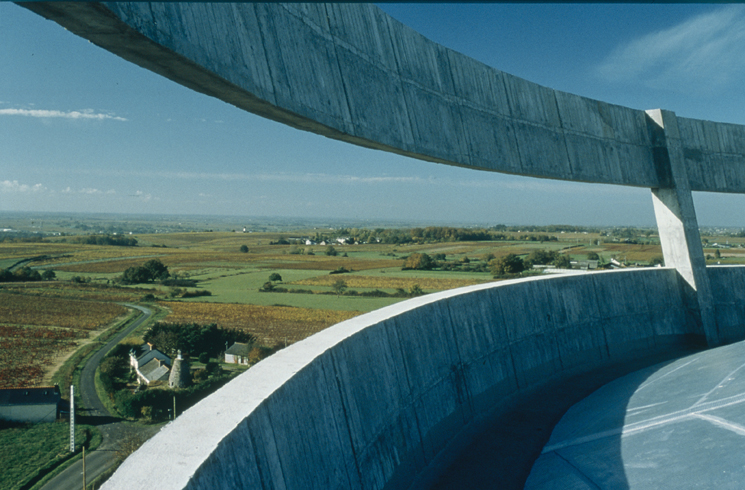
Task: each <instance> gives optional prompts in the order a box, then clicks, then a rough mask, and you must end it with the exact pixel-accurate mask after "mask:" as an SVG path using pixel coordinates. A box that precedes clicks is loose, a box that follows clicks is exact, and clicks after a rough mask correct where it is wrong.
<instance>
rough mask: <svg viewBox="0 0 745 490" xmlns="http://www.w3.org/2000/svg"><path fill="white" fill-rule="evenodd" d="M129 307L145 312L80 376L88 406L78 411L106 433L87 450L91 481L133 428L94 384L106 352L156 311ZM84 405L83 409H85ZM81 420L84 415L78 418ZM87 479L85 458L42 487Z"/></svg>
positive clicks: (64, 489)
mask: <svg viewBox="0 0 745 490" xmlns="http://www.w3.org/2000/svg"><path fill="white" fill-rule="evenodd" d="M125 306H127V307H129V308H134V309H137V310H140V311H141V312H142V315H141V316H140V317H139V318H138V319H137V320H135V321H134V322H133V323H132V325H130V326H129V327H127V328H126V329H124V330H122V331H121V332H119V333H118V334H117V335H116V336H114V337H113V338H112V339H111V340H110V341H109V342H108V343H107V344H106V345H104V346H103V347H102V348H101V349H100V350H99V351H98V352H96V353H95V354H94V355H93V357H91V358H90V359H89V360H88V362H87V363H86V364H85V366H84V367H83V372H82V374H81V376H80V386H78V387H76V389H77V390H80V397H81V399H82V400H83V406H84V407H76V408H77V410H76V412H77V415H78V417H80V415H84V416H85V417H86V420H85V422H86V423H88V424H91V425H96V426H98V428H99V429H100V430H101V434H102V435H103V442H102V443H101V445H100V446H99V447H98V449H96V450H95V451H91V452H87V453H86V455H85V472H86V480H87V481H91V480H93V479H94V478H95V477H97V476H98V475H100V474H101V473H103V472H104V471H106V470H107V469H108V468H109V467H111V465H113V464H114V463H115V462H116V450H117V449H118V446H117V443H118V441H120V440H121V439H122V437H124V436H125V434H126V433H127V432H131V431H132V430H133V428H132V427H128V426H126V425H125V424H123V423H122V422H121V419H118V418H115V417H113V416H111V414H110V413H109V412H108V411H107V410H106V408H105V407H104V405H103V403H101V400H99V398H98V395H97V394H96V387H95V384H94V376H95V373H96V368H98V365H99V364H100V363H101V361H102V360H103V358H104V356H105V355H106V354H108V352H109V351H110V350H111V349H113V348H114V346H115V345H116V344H118V343H119V342H121V341H122V340H123V339H124V338H125V337H126V336H127V335H129V334H130V333H132V331H134V330H135V329H136V328H137V327H139V326H140V325H142V323H143V322H145V321H146V320H147V319H148V318H150V317H151V316H152V314H153V312H152V311H151V310H149V309H148V308H144V307H142V306H137V305H131V304H126V305H125ZM81 408H82V409H81ZM78 421H80V418H78ZM158 429H159V427H152V428H150V427H147V428H142V429H137V430H138V431H139V430H141V431H144V432H146V433H147V434H146V435H147V436H150V435H152V433H154V432H156V431H157V430H158ZM82 482H83V462H82V460H80V461H76V462H75V463H74V464H72V465H71V466H69V467H68V468H67V469H65V471H63V472H62V473H60V474H59V475H57V476H56V477H55V478H53V479H52V480H50V481H49V482H48V483H47V484H46V485H44V486H43V487H42V490H79V489H80V488H82Z"/></svg>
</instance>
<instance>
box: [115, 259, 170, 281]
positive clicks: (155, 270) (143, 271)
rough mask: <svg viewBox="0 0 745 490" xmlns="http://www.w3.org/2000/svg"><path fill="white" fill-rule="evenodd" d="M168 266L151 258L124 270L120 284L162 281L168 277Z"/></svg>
mask: <svg viewBox="0 0 745 490" xmlns="http://www.w3.org/2000/svg"><path fill="white" fill-rule="evenodd" d="M170 275H171V274H170V273H169V272H168V267H167V266H165V265H163V263H162V262H161V261H160V260H158V259H152V260H148V261H147V262H145V264H144V265H141V266H139V267H130V268H128V269H127V270H125V271H124V274H122V276H121V278H120V279H119V282H121V283H122V284H143V283H148V282H154V281H164V280H166V279H168V277H170Z"/></svg>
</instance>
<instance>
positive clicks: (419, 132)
mask: <svg viewBox="0 0 745 490" xmlns="http://www.w3.org/2000/svg"><path fill="white" fill-rule="evenodd" d="M21 4H22V5H23V6H25V7H26V8H29V9H31V10H33V11H35V12H37V13H39V14H41V15H43V16H45V17H48V18H51V19H54V20H55V21H57V22H58V23H60V24H62V25H63V26H65V27H66V28H67V29H69V30H70V31H72V32H74V33H76V34H78V35H81V36H83V37H85V38H87V39H89V40H91V41H92V42H94V43H96V44H98V45H100V46H102V47H103V48H105V49H107V50H109V51H111V52H113V53H116V54H118V55H119V56H122V57H123V58H125V59H127V60H130V61H132V62H134V63H137V64H139V65H140V66H143V67H145V68H148V69H150V70H152V71H155V72H156V73H159V74H161V75H164V76H166V77H168V78H170V79H172V80H174V81H176V82H178V83H180V84H182V85H185V86H187V87H190V88H193V89H194V90H197V91H200V92H202V93H205V94H208V95H211V96H214V97H217V98H219V99H221V100H223V101H226V102H229V103H231V104H234V105H236V106H238V107H240V108H243V109H245V110H248V111H251V112H254V113H256V114H259V115H262V116H265V117H268V118H271V119H275V120H277V121H280V122H283V123H286V124H289V125H292V126H295V127H297V128H300V129H305V130H308V131H313V132H316V133H318V134H322V135H325V136H328V137H331V138H337V139H340V140H343V141H347V142H350V143H355V144H358V145H362V146H367V147H371V148H378V149H383V150H386V151H392V152H395V153H400V154H404V155H408V156H411V157H414V158H419V159H423V160H429V161H434V162H441V163H447V164H451V165H458V166H464V167H471V168H475V169H480V170H490V171H497V172H505V173H513V174H520V175H529V176H535V177H546V178H553V179H564V180H574V181H584V182H599V183H608V184H619V185H632V186H642V187H650V188H655V187H669V186H670V185H671V184H670V182H669V175H668V172H667V170H666V169H665V168H662V169H660V168H658V167H659V166H660V163H659V162H656V161H655V147H658V146H659V141H664V136H660V134H659V128H658V127H657V126H656V125H655V124H652V123H651V121H650V119H649V117H648V116H647V115H646V114H645V113H644V112H643V111H639V110H633V109H629V108H626V107H621V106H617V105H613V104H608V103H605V102H600V101H597V100H591V99H587V98H584V97H579V96H577V95H572V94H567V93H564V92H559V91H556V90H552V89H550V88H546V87H542V86H540V85H537V84H535V83H532V82H528V81H526V80H523V79H520V78H518V77H515V76H512V75H510V74H507V73H504V72H501V71H499V70H496V69H494V68H491V67H489V66H486V65H484V64H482V63H480V62H477V61H475V60H473V59H471V58H468V57H467V56H464V55H462V54H459V53H457V52H454V51H452V50H450V49H447V48H445V47H443V46H440V45H438V44H436V43H434V42H432V41H429V40H428V39H426V38H425V37H423V36H422V35H420V34H418V33H417V32H415V31H414V30H412V29H410V28H408V27H406V26H404V25H403V24H401V23H400V22H398V21H396V20H394V19H392V18H390V17H389V16H388V15H387V14H385V13H384V12H382V11H381V10H380V9H378V8H377V7H375V6H372V5H365V4H336V3H333V4H315V3H311V4H279V3H271V4H253V3H238V4H227V3H205V4H198V3H197V4H194V3H192V4H189V3H186V4H182V3H171V2H162V3H145V2H131V3H127V2H106V3H103V4H98V3H92V2H91V3H89V2H80V3H69V2H67V3H66V2H50V3H45V2H29V3H21ZM681 133H684V134H685V138H684V141H683V144H684V149H685V155H686V163H687V165H688V167H689V174H690V175H691V176H693V180H692V183H691V188H692V189H693V190H707V191H718V192H745V127H742V126H735V125H728V124H716V123H711V122H707V121H696V120H687V119H682V120H681ZM663 146H664V145H663ZM663 167H664V164H663Z"/></svg>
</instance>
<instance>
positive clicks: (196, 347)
mask: <svg viewBox="0 0 745 490" xmlns="http://www.w3.org/2000/svg"><path fill="white" fill-rule="evenodd" d="M143 339H144V340H145V342H149V343H151V344H153V345H154V346H155V348H156V349H158V350H160V351H161V352H165V353H166V354H169V355H170V354H175V353H176V352H177V351H179V350H180V351H181V352H182V354H187V355H190V356H194V357H197V356H198V355H199V354H201V353H203V352H206V353H207V354H208V355H209V356H210V357H217V355H218V354H219V353H220V352H222V351H224V350H225V344H226V343H227V344H228V346H230V345H233V343H234V342H241V343H250V344H253V343H255V342H256V338H255V337H254V336H253V335H251V334H250V333H248V332H243V331H241V330H233V329H226V328H221V327H218V326H217V325H216V324H214V323H211V324H209V325H199V324H197V323H163V322H157V323H155V324H154V325H153V326H152V327H150V329H149V330H148V331H147V332H146V333H145V335H144V336H143Z"/></svg>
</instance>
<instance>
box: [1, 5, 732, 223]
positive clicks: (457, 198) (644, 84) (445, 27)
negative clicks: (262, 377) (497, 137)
mask: <svg viewBox="0 0 745 490" xmlns="http://www.w3.org/2000/svg"><path fill="white" fill-rule="evenodd" d="M381 7H382V8H383V9H384V10H385V11H386V12H388V13H389V14H391V15H392V16H393V17H395V18H397V19H399V20H400V21H402V22H403V23H405V24H407V25H409V26H411V27H413V28H414V29H416V30H417V31H419V32H420V33H422V34H424V35H425V36H427V37H428V38H430V39H432V40H434V41H436V42H439V43H441V44H443V45H445V46H448V47H450V48H452V49H455V50H456V51H460V52H462V53H465V54H467V55H469V56H471V57H473V58H476V59H478V60H480V61H482V62H484V63H486V64H488V65H490V66H493V67H495V68H498V69H500V70H503V71H506V72H508V73H512V74H514V75H517V76H520V77H523V78H526V79H528V80H531V81H534V82H537V83H540V84H542V85H546V86H549V87H552V88H555V89H559V90H564V91H567V92H571V93H575V94H579V95H583V96H587V97H592V98H596V99H600V100H604V101H608V102H611V103H616V104H621V105H625V106H628V107H633V108H637V109H652V108H658V107H661V108H664V109H669V110H672V111H675V112H676V113H677V114H678V115H680V116H684V117H693V118H699V119H709V120H714V121H724V122H732V123H737V124H745V112H744V111H743V109H745V90H744V89H743V87H745V56H743V55H742V53H745V6H744V5H639V4H596V5H564V4H541V5H534V4H433V5H427V4H410V5H407V4H382V6H381ZM0 73H2V75H1V76H0V211H38V212H41V211H59V212H118V213H132V214H135V213H136V214H139V213H153V214H161V213H167V214H216V215H236V216H293V217H319V218H335V219H348V220H364V219H370V220H378V219H400V220H412V221H413V220H416V221H429V222H432V223H451V224H477V223H478V224H496V223H508V224H513V223H514V224H549V223H570V224H588V225H641V226H645V225H652V224H654V216H653V212H652V203H651V197H650V195H649V191H648V190H646V189H633V188H626V187H614V186H599V185H586V184H578V183H567V182H557V181H549V180H538V179H530V178H521V177H515V176H507V175H502V174H496V173H487V172H476V171H472V170H466V169H459V168H455V167H449V166H445V165H438V164H433V163H427V162H420V161H417V160H412V159H409V158H404V157H400V156H396V155H391V154H387V153H384V152H380V151H374V150H368V149H363V148H357V147H355V146H352V145H349V144H344V143H339V142H336V141H333V140H329V139H326V138H323V137H321V136H317V135H314V134H310V133H305V132H302V131H298V130H294V129H291V128H288V127H285V126H282V125H280V124H277V123H275V122H272V121H269V120H265V119H261V118H259V117H257V116H254V115H252V114H249V113H246V112H243V111H241V110H239V109H236V108H235V107H233V106H231V105H229V104H226V103H223V102H221V101H219V100H216V99H212V98H209V97H207V96H204V95H201V94H198V93H195V92H192V91H190V90H188V89H186V88H183V87H181V86H179V85H176V84H175V83H173V82H170V81H169V80H166V79H164V78H162V77H160V76H158V75H155V74H153V73H151V72H148V71H146V70H144V69H142V68H139V67H137V66H135V65H133V64H130V63H128V62H126V61H124V60H122V59H120V58H118V57H116V56H114V55H112V54H110V53H108V52H106V51H104V50H102V49H100V48H98V47H96V46H94V45H93V44H91V43H89V42H87V41H85V40H83V39H81V38H78V37H76V36H74V35H72V34H70V33H69V32H67V31H65V30H64V29H62V28H61V27H59V26H58V25H56V24H54V23H52V22H50V21H46V20H44V19H42V18H41V17H39V16H37V15H36V14H33V13H31V12H29V11H27V10H25V9H23V8H21V7H18V6H17V5H14V4H11V3H7V2H0ZM695 200H696V204H697V212H698V217H699V223H700V224H701V225H702V226H708V225H721V226H745V214H744V213H742V212H741V210H742V209H743V205H744V204H745V198H744V197H743V196H730V195H714V194H696V195H695Z"/></svg>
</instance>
